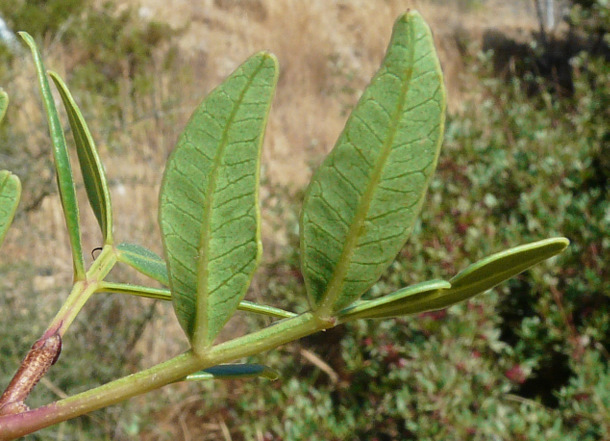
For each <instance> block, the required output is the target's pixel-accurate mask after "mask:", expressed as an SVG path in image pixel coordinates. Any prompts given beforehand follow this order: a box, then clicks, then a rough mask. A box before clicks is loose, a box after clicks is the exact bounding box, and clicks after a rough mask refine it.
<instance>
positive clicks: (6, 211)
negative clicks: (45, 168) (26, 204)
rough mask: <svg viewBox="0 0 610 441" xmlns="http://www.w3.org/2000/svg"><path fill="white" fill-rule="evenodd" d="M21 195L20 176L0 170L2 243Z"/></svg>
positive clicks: (0, 226)
mask: <svg viewBox="0 0 610 441" xmlns="http://www.w3.org/2000/svg"><path fill="white" fill-rule="evenodd" d="M20 197H21V182H20V181H19V178H18V177H17V176H15V175H14V174H12V173H11V172H9V171H6V170H0V245H2V242H4V236H5V235H6V232H7V230H8V228H9V227H10V226H11V223H12V222H13V218H14V217H15V211H17V205H19V198H20Z"/></svg>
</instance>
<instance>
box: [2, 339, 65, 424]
mask: <svg viewBox="0 0 610 441" xmlns="http://www.w3.org/2000/svg"><path fill="white" fill-rule="evenodd" d="M60 353H61V336H60V335H59V334H58V333H57V332H56V333H54V334H52V335H50V336H43V337H42V338H41V339H39V340H38V341H37V342H36V343H34V345H32V349H30V351H29V352H28V354H27V355H26V357H25V359H24V360H23V362H22V363H21V366H20V367H19V369H18V370H17V373H16V374H15V376H14V377H13V379H12V380H11V382H10V384H9V385H8V387H7V388H6V390H5V391H4V393H3V394H2V397H0V415H10V414H15V413H21V412H25V411H27V410H29V408H28V407H27V405H26V404H25V400H26V398H27V397H28V395H30V392H31V391H32V389H33V388H34V386H36V383H38V381H40V379H41V378H42V377H43V376H44V375H45V374H46V373H47V371H48V370H49V368H50V367H51V366H52V365H54V364H55V362H56V361H57V359H58V358H59V354H60Z"/></svg>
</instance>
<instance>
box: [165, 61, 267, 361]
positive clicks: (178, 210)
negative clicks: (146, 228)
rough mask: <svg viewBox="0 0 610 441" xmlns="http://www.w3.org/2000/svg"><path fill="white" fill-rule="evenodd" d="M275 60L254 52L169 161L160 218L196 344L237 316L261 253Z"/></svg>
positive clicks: (178, 300) (178, 306)
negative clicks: (265, 146) (261, 183)
mask: <svg viewBox="0 0 610 441" xmlns="http://www.w3.org/2000/svg"><path fill="white" fill-rule="evenodd" d="M276 65H277V62H276V60H275V58H274V57H273V56H272V55H269V54H267V53H260V54H257V55H254V56H253V57H251V58H250V59H248V60H247V61H246V62H245V63H244V64H243V65H242V66H240V67H239V68H238V69H237V70H236V71H235V72H234V73H233V74H232V75H231V76H229V77H228V78H227V79H226V80H225V81H224V82H223V84H221V85H220V86H219V87H218V88H216V89H215V90H213V91H212V92H211V93H210V94H209V96H208V97H207V98H206V99H205V100H204V101H203V103H202V104H201V105H200V106H199V108H198V109H197V110H196V111H195V113H194V114H193V116H192V117H191V119H190V121H189V123H188V125H187V127H186V129H185V131H184V132H183V134H182V136H181V137H180V139H179V141H178V144H177V146H176V148H175V149H174V151H173V153H172V154H171V156H170V158H169V160H168V162H167V166H166V170H165V174H164V177H163V183H162V187H161V196H160V207H159V217H160V225H161V231H162V237H163V245H164V250H165V256H166V261H167V267H168V273H169V283H170V288H171V291H172V301H173V305H174V310H175V311H176V315H177V317H178V320H179V322H180V324H181V326H182V328H183V329H184V330H185V332H186V334H187V336H188V337H189V339H190V341H191V344H192V346H193V349H194V350H195V351H197V350H203V349H204V348H205V347H207V346H209V345H210V344H211V343H212V341H213V340H214V338H215V337H216V336H217V335H218V332H219V331H220V329H221V328H222V327H223V326H224V324H225V323H226V322H227V320H228V319H229V318H230V317H231V315H233V313H234V312H235V310H236V308H237V306H238V305H239V302H240V301H241V300H242V299H243V297H244V296H245V294H246V290H247V288H248V286H249V284H250V280H251V278H252V275H253V274H254V271H255V269H256V267H257V265H258V261H259V259H260V254H261V245H260V232H259V230H260V226H259V223H260V219H259V217H260V215H259V207H258V178H259V162H260V147H261V144H262V138H263V132H264V128H265V126H266V121H267V114H268V111H269V107H270V103H271V99H272V96H273V92H274V90H275V83H276V81H277V66H276Z"/></svg>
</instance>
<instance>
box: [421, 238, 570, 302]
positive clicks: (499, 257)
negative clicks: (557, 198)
mask: <svg viewBox="0 0 610 441" xmlns="http://www.w3.org/2000/svg"><path fill="white" fill-rule="evenodd" d="M569 244H570V241H569V240H568V239H566V238H565V237H554V238H551V239H545V240H540V241H538V242H532V243H529V244H526V245H521V246H518V247H514V248H510V249H508V250H505V251H501V252H499V253H496V254H492V255H491V256H489V257H486V258H484V259H482V260H479V261H478V262H476V263H473V264H472V265H470V266H468V267H467V268H466V269H465V270H463V271H461V272H460V273H459V274H457V275H456V276H455V277H453V278H452V279H450V280H449V282H450V283H451V289H449V290H447V291H442V292H440V293H439V295H438V296H437V297H435V298H432V299H429V300H428V306H429V308H428V310H433V309H441V308H446V307H448V306H451V305H453V304H455V303H458V302H461V301H463V300H466V299H468V298H470V297H472V296H475V295H477V294H479V293H482V292H485V291H487V290H488V289H491V288H493V287H494V286H496V285H498V284H499V283H501V282H504V281H505V280H508V279H510V278H511V277H513V276H516V275H517V274H519V273H521V272H523V271H525V270H526V269H528V268H530V267H532V266H534V265H536V264H537V263H540V262H542V261H543V260H546V259H548V258H550V257H553V256H555V255H556V254H559V253H561V252H562V251H563V250H565V249H566V247H567V246H568V245H569Z"/></svg>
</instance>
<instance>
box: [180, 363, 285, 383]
mask: <svg viewBox="0 0 610 441" xmlns="http://www.w3.org/2000/svg"><path fill="white" fill-rule="evenodd" d="M255 377H261V378H266V379H268V380H277V379H278V377H279V374H278V372H277V371H276V370H274V369H271V368H269V367H267V366H263V365H262V364H221V365H218V366H214V367H211V368H208V369H204V370H202V371H199V372H196V373H194V374H191V375H189V376H187V377H186V378H185V380H186V381H202V380H239V379H242V378H255Z"/></svg>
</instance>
